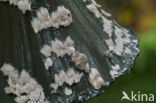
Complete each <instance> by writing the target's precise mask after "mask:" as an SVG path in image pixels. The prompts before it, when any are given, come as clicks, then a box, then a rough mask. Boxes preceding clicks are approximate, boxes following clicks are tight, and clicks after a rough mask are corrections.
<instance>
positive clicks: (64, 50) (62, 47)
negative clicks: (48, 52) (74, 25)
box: [51, 37, 75, 57]
mask: <svg viewBox="0 0 156 103" xmlns="http://www.w3.org/2000/svg"><path fill="white" fill-rule="evenodd" d="M51 44H52V51H53V52H54V53H56V54H57V56H58V57H63V56H64V55H65V54H68V55H71V54H72V53H74V52H75V48H74V46H73V45H74V41H73V40H72V39H71V38H70V37H67V38H66V40H65V42H62V41H60V40H58V39H56V40H54V41H52V42H51Z"/></svg>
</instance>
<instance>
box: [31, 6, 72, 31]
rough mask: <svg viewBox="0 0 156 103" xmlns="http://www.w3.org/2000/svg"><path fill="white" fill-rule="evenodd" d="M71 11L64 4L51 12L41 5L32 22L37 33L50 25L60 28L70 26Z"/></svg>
mask: <svg viewBox="0 0 156 103" xmlns="http://www.w3.org/2000/svg"><path fill="white" fill-rule="evenodd" d="M72 21H73V20H72V15H71V12H70V11H69V10H68V9H66V8H65V7H64V6H58V8H57V10H56V11H53V12H52V13H51V14H49V12H48V9H47V8H44V7H41V8H40V9H39V10H38V11H37V17H35V18H33V20H32V22H31V24H32V27H33V29H34V32H35V33H37V32H38V31H40V30H42V29H46V28H48V27H55V28H57V29H58V28H59V27H60V26H64V27H66V26H69V25H70V24H71V23H72Z"/></svg>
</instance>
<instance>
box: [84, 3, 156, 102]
mask: <svg viewBox="0 0 156 103" xmlns="http://www.w3.org/2000/svg"><path fill="white" fill-rule="evenodd" d="M96 1H97V3H99V4H101V5H102V7H103V8H104V10H105V11H107V12H109V13H111V14H112V17H113V19H115V20H116V21H117V22H118V23H119V24H120V25H121V26H123V27H126V28H129V29H131V30H133V31H134V32H136V34H137V36H138V37H139V39H140V44H139V48H140V55H139V57H138V58H137V60H136V63H135V66H134V68H133V69H132V71H131V72H130V73H128V74H127V75H125V76H122V77H120V78H118V79H117V81H115V82H114V83H113V84H112V85H111V86H110V87H109V88H108V89H107V90H106V92H105V93H104V94H102V95H100V96H97V97H96V98H94V99H91V100H89V101H88V102H86V103H130V102H129V101H121V98H122V91H126V93H128V94H130V93H131V91H134V92H135V93H137V92H138V91H140V92H141V93H143V94H145V93H147V94H150V93H152V94H155V96H156V0H96ZM133 103H135V102H133ZM137 103H138V102H137ZM139 103H145V102H139ZM148 103H149V102H148ZM155 103H156V100H155Z"/></svg>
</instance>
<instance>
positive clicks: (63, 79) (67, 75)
mask: <svg viewBox="0 0 156 103" xmlns="http://www.w3.org/2000/svg"><path fill="white" fill-rule="evenodd" d="M83 75H84V74H83V73H78V72H76V71H74V69H73V68H70V69H69V70H68V71H67V72H64V71H63V70H61V71H60V72H59V74H55V82H54V83H52V84H51V87H52V88H53V89H54V90H53V91H52V93H55V92H56V90H57V89H58V87H60V86H62V85H63V84H64V83H66V84H68V85H69V86H71V85H73V84H74V83H78V82H80V80H81V78H82V76H83Z"/></svg>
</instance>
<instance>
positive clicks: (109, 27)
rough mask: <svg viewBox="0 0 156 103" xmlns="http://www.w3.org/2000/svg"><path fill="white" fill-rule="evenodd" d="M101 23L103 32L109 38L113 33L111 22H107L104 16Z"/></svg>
mask: <svg viewBox="0 0 156 103" xmlns="http://www.w3.org/2000/svg"><path fill="white" fill-rule="evenodd" d="M102 21H103V31H104V32H106V33H107V34H108V36H109V37H110V38H111V36H112V32H113V27H112V25H113V24H112V21H111V20H107V19H106V18H105V17H104V16H102Z"/></svg>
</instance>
